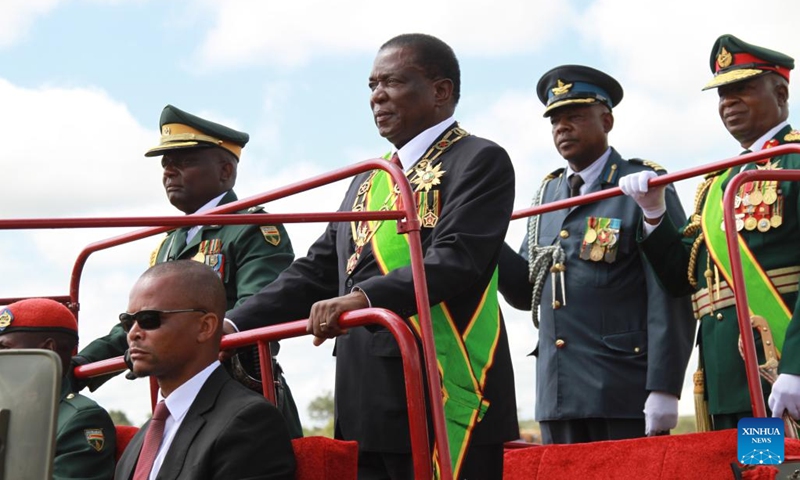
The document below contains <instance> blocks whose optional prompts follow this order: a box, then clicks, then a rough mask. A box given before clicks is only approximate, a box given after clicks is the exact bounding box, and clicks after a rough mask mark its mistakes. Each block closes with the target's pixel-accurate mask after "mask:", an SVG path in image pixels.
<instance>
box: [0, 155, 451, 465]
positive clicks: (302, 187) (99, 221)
mask: <svg viewBox="0 0 800 480" xmlns="http://www.w3.org/2000/svg"><path fill="white" fill-rule="evenodd" d="M370 170H384V171H386V172H387V173H389V175H391V176H392V180H394V182H395V184H396V185H397V186H398V187H399V190H400V197H401V198H414V197H413V194H412V191H411V186H410V185H409V183H408V179H407V178H406V177H405V174H404V173H403V171H402V170H401V169H400V168H399V167H397V166H395V165H394V164H392V163H390V162H387V161H386V160H383V159H378V158H376V159H370V160H365V161H362V162H359V163H356V164H353V165H350V166H346V167H343V168H340V169H337V170H334V171H332V172H328V173H324V174H321V175H317V176H315V177H312V178H310V179H307V180H303V181H299V182H296V183H293V184H290V185H287V186H284V187H280V188H277V189H275V190H272V191H270V192H266V193H263V194H260V195H255V196H252V197H248V198H245V199H242V200H239V201H236V202H233V203H228V204H225V205H222V206H219V207H216V208H214V209H212V210H210V211H209V213H208V214H202V215H187V216H183V217H131V218H71V219H70V218H67V219H54V220H46V219H17V220H0V230H2V229H22V228H25V229H35V228H96V227H125V226H142V225H167V226H153V227H150V228H145V229H141V230H137V231H135V232H131V233H126V234H123V235H119V236H116V237H112V238H109V239H106V240H102V241H99V242H95V243H92V244H90V245H88V246H87V247H86V248H84V249H83V250H82V251H81V252H80V254H79V255H78V258H77V259H76V261H75V265H74V267H73V270H72V275H71V278H70V303H69V305H68V306H69V307H70V308H71V309H72V310H73V311H74V312H75V315H76V317H77V316H78V311H79V310H80V302H79V292H80V277H81V274H82V273H83V267H84V266H85V264H86V261H87V260H88V257H89V255H91V254H92V253H94V252H97V251H100V250H104V249H107V248H111V247H114V246H118V245H121V244H124V243H129V242H132V241H135V240H139V239H142V238H146V237H149V236H152V235H156V234H158V233H162V232H166V231H168V230H170V229H171V228H170V227H175V226H194V225H216V224H225V225H231V224H250V223H253V222H255V221H258V222H261V223H294V222H309V221H354V220H385V219H397V231H398V233H405V234H408V236H409V238H408V243H409V249H410V253H411V272H412V278H413V283H414V292H415V295H416V302H417V315H418V316H419V321H420V328H421V330H422V335H421V337H422V338H421V341H422V347H423V353H424V360H425V370H426V373H427V379H428V387H429V388H428V394H429V398H430V410H431V417H432V422H433V428H434V438H435V448H436V450H437V455H438V458H439V460H440V463H441V465H440V467H441V476H442V478H444V479H448V480H449V479H452V477H453V474H452V466H451V464H450V449H449V446H448V439H447V430H446V427H445V420H444V406H443V402H442V398H443V397H442V388H441V379H440V376H439V370H438V367H437V363H436V345H435V343H434V339H433V326H432V324H431V314H430V300H429V298H428V289H427V281H426V278H425V269H424V264H423V252H422V243H421V240H420V222H419V218H418V217H417V212H416V211H415V210H414V202H405V201H404V202H402V210H401V211H386V212H370V211H367V212H336V213H330V212H328V213H305V214H282V215H276V214H248V215H226V216H224V218H223V216H220V215H217V214H222V213H230V212H236V211H238V210H241V209H243V208H246V207H250V206H253V205H258V204H261V203H266V202H270V201H273V200H276V199H280V198H284V197H287V196H290V195H294V194H297V193H301V192H304V191H307V190H311V189H313V188H316V187H319V186H322V185H327V184H329V183H332V182H336V181H339V180H342V179H345V178H349V177H352V176H355V175H357V174H359V173H363V172H367V171H370ZM0 302H2V299H0Z"/></svg>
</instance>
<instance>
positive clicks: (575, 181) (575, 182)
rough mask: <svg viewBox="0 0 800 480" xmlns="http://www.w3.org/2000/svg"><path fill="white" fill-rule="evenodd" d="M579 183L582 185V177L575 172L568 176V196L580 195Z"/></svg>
mask: <svg viewBox="0 0 800 480" xmlns="http://www.w3.org/2000/svg"><path fill="white" fill-rule="evenodd" d="M581 185H583V177H581V176H580V175H578V174H577V173H573V174H572V176H571V177H569V196H570V197H577V196H578V195H580V194H581Z"/></svg>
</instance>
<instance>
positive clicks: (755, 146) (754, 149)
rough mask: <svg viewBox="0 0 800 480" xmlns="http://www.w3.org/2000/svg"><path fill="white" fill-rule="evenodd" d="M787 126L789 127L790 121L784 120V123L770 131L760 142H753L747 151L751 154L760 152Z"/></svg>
mask: <svg viewBox="0 0 800 480" xmlns="http://www.w3.org/2000/svg"><path fill="white" fill-rule="evenodd" d="M786 125H789V120H784V121H783V122H781V123H779V124H777V125H775V126H774V127H773V128H772V129H771V130H770V131H768V132H767V133H765V134H764V135H762V136H761V137H760V138H759V139H758V140H756V141H755V142H753V144H752V145H750V146H749V147H747V149H748V150H750V151H751V152H760V151H761V150H763V149H764V144H765V143H767V141H769V140H772V137H774V136H775V135H777V134H778V132H780V131H781V130H783V128H784V127H786Z"/></svg>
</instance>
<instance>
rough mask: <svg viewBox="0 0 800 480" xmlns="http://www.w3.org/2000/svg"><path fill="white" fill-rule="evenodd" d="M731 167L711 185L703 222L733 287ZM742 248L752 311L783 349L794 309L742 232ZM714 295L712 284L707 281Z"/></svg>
mask: <svg viewBox="0 0 800 480" xmlns="http://www.w3.org/2000/svg"><path fill="white" fill-rule="evenodd" d="M730 173H731V170H730V169H728V170H727V171H725V173H723V174H721V175H718V176H717V178H716V179H714V183H712V184H711V187H710V188H709V189H708V196H707V197H706V202H705V204H704V205H703V214H702V226H703V234H704V235H705V243H706V247H707V248H708V254H709V255H710V256H711V258H713V259H714V263H716V264H717V266H718V267H719V269H720V271H721V272H722V275H723V276H724V277H725V281H727V282H728V285H729V286H730V287H731V290H733V291H734V292H735V290H734V288H733V275H732V274H731V262H730V257H729V255H728V244H727V242H726V240H725V232H723V231H722V229H721V228H720V225H722V218H723V216H722V211H723V210H722V209H723V206H722V194H723V190H722V184H723V183H724V182H725V180H727V178H728V176H729V175H730ZM737 237H738V242H739V249H741V251H742V253H743V254H744V255H743V256H742V257H743V258H742V270H743V273H744V279H745V286H746V289H747V294H748V296H749V297H750V299H752V301H750V302H748V305H749V307H750V314H751V315H758V316H760V317H764V319H765V320H766V321H767V323H768V324H769V327H770V330H772V338H773V340H774V341H775V348H776V349H777V350H778V352H779V353H780V351H781V350H783V342H784V340H785V338H786V329H787V328H788V327H789V321H790V320H791V319H792V312H790V311H789V308H788V307H787V306H786V303H785V302H784V301H783V298H781V294H780V293H779V292H778V290H777V289H776V288H775V286H774V285H773V284H772V281H771V280H770V279H769V276H768V275H767V274H766V272H765V271H764V269H763V268H761V265H760V264H759V263H758V260H756V257H755V256H754V255H753V252H751V251H750V249H749V248H748V247H747V243H745V241H744V239H743V238H742V236H741V234H737ZM707 287H708V289H709V292H708V294H709V295H711V285H707Z"/></svg>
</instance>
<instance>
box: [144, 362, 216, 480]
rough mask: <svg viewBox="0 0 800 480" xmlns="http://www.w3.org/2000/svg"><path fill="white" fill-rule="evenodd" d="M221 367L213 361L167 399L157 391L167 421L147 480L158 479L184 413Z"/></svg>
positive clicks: (184, 415)
mask: <svg viewBox="0 0 800 480" xmlns="http://www.w3.org/2000/svg"><path fill="white" fill-rule="evenodd" d="M221 365H222V364H221V363H220V362H219V360H214V361H213V362H212V363H211V365H209V366H207V367H206V368H204V369H203V370H201V371H200V372H198V373H197V374H195V376H193V377H192V378H190V379H189V380H188V381H187V382H185V383H184V384H183V385H181V386H180V387H178V388H176V389H175V391H174V392H172V393H171V394H170V396H169V397H167V398H164V396H163V395H161V390H159V391H158V400H159V401H163V402H164V403H166V404H167V409H168V410H169V417H167V420H166V421H165V422H164V436H163V437H162V440H161V445H159V447H158V454H157V455H156V458H155V460H154V461H153V469H152V470H150V476H149V477H148V480H156V478H157V477H158V472H159V471H160V470H161V465H162V464H163V463H164V459H165V458H166V456H167V453H168V452H169V448H170V446H171V445H172V441H173V440H174V439H175V435H176V434H177V433H178V430H179V429H180V428H181V424H182V423H183V419H184V417H186V413H187V412H188V411H189V408H190V407H191V406H192V403H194V400H195V398H197V394H198V393H200V389H201V388H203V385H205V383H206V380H208V377H210V376H211V374H212V373H214V370H216V369H217V368H218V367H219V366H221Z"/></svg>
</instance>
